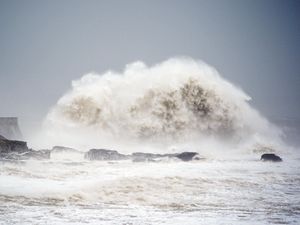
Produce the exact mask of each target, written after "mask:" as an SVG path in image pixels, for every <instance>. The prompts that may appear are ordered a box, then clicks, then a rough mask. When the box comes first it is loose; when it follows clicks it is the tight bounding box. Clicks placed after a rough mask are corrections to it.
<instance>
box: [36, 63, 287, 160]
mask: <svg viewBox="0 0 300 225" xmlns="http://www.w3.org/2000/svg"><path fill="white" fill-rule="evenodd" d="M249 100H250V97H249V96H247V95H246V94H245V93H244V92H243V91H242V90H241V89H239V88H237V87H235V86H234V85H232V84H231V83H229V82H227V81H226V80H225V79H223V78H222V77H221V76H220V75H219V74H218V72H217V71H216V70H215V69H214V68H212V67H211V66H209V65H207V64H205V63H203V62H200V61H195V60H192V59H189V58H175V59H170V60H167V61H165V62H162V63H160V64H157V65H154V66H151V67H147V66H146V65H145V64H144V63H142V62H135V63H132V64H129V65H127V66H126V67H125V69H124V71H123V72H122V73H117V72H112V71H108V72H106V73H104V74H100V75H99V74H94V73H92V74H87V75H84V76H83V77H82V78H81V79H79V80H76V81H73V82H72V89H71V90H70V91H69V92H67V93H66V94H65V95H64V96H63V97H62V98H61V99H59V101H58V103H57V104H56V105H55V106H54V107H53V108H52V110H51V111H50V113H49V114H48V115H47V118H46V120H45V126H44V131H43V132H39V136H37V137H35V138H34V139H33V140H32V141H31V144H32V145H33V147H39V148H42V147H43V148H44V147H45V146H47V147H51V146H53V145H67V146H72V147H76V148H79V149H83V150H87V149H89V148H92V147H99V146H101V147H107V148H115V149H118V150H119V151H122V152H133V151H136V150H139V151H141V148H142V150H144V151H152V152H153V151H156V152H157V151H158V152H170V151H172V150H174V148H175V150H174V151H176V148H180V149H194V151H201V153H202V154H206V155H214V156H216V155H219V154H222V155H224V152H227V154H229V153H230V152H232V153H233V154H237V153H241V151H248V149H249V148H254V147H253V145H258V144H259V145H267V146H271V147H275V148H278V149H281V148H280V147H278V145H280V144H281V141H280V140H281V139H280V135H281V132H280V130H278V129H277V128H276V127H274V126H273V125H272V124H270V123H269V122H268V121H267V120H266V119H264V118H263V117H262V116H260V115H259V113H258V112H257V111H256V110H255V109H253V108H251V107H250V105H249V103H248V101H249ZM221 148H222V149H221ZM243 153H244V152H243Z"/></svg>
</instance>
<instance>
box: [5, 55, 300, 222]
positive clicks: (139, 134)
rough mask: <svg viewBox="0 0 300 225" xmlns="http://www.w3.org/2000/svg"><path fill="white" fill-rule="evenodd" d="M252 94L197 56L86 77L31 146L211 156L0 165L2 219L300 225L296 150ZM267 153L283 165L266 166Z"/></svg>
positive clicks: (76, 158)
mask: <svg viewBox="0 0 300 225" xmlns="http://www.w3.org/2000/svg"><path fill="white" fill-rule="evenodd" d="M249 101H251V97H250V96H248V95H247V94H246V93H244V92H243V91H242V90H241V89H240V88H239V87H237V86H235V85H233V84H231V83H230V82H229V81H227V80H225V79H224V78H222V77H221V75H220V74H219V73H218V71H217V70H216V69H214V68H212V67H211V66H209V65H207V64H205V63H203V62H200V61H195V60H193V59H190V58H174V59H170V60H167V61H165V62H162V63H160V64H157V65H153V66H150V67H149V66H147V65H146V64H144V63H143V62H135V63H132V64H128V65H127V66H126V67H125V69H124V71H122V72H115V71H108V72H105V73H103V74H96V73H90V74H87V75H84V76H83V77H82V78H81V79H79V80H76V81H73V82H72V87H71V89H70V90H69V91H67V92H66V93H65V94H64V95H63V96H62V97H61V98H60V99H59V100H58V102H57V104H56V105H54V106H53V107H52V108H51V110H50V111H49V113H48V114H47V115H46V117H45V121H44V125H43V128H42V129H41V130H38V131H37V133H36V134H33V135H30V136H27V137H26V140H28V145H29V147H31V148H34V149H45V148H48V149H51V148H52V146H54V145H63V146H67V147H73V148H75V149H79V150H81V151H82V152H86V151H88V150H89V149H91V148H106V149H116V150H118V151H119V152H120V153H123V154H130V153H132V152H149V153H162V154H164V153H175V152H183V151H193V152H198V153H199V154H200V155H201V156H202V157H203V158H205V159H204V160H199V161H192V162H181V161H178V160H177V161H176V160H171V159H169V160H167V159H166V160H162V161H159V162H141V163H134V162H131V161H130V160H124V161H111V162H108V161H107V162H104V161H87V160H84V157H83V154H81V155H80V154H75V155H74V154H73V155H72V154H69V155H68V154H65V153H61V154H59V153H58V154H54V153H53V152H52V154H51V158H50V159H49V160H43V161H38V160H27V161H14V162H12V161H10V162H8V161H0V224H1V225H2V224H3V225H4V224H5V225H6V224H30V225H31V224H117V225H118V224H206V225H207V224H212V225H213V224H224V225H225V224H226V225H228V224H239V225H240V224H249V225H250V224H251V225H253V224H295V225H296V224H300V168H299V167H300V156H299V151H298V149H299V148H297V147H293V148H292V147H290V146H289V144H286V141H285V140H287V139H285V138H284V135H285V132H284V130H283V129H281V128H280V127H278V126H276V125H274V124H272V123H271V122H269V121H268V119H267V118H264V117H263V116H262V115H260V113H259V112H258V111H257V110H255V109H254V108H253V107H251V105H250V104H249ZM289 131H290V132H293V131H292V130H289ZM266 152H273V153H276V154H279V155H280V156H281V157H282V158H283V162H281V163H271V162H262V161H260V156H261V154H263V153H266Z"/></svg>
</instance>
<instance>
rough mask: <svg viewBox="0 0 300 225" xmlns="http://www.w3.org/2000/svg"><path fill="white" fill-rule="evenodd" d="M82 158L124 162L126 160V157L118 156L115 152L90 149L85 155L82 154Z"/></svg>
mask: <svg viewBox="0 0 300 225" xmlns="http://www.w3.org/2000/svg"><path fill="white" fill-rule="evenodd" d="M84 158H85V159H88V160H101V161H104V160H107V161H110V160H124V159H128V158H129V156H128V155H123V154H120V153H119V152H117V151H115V150H107V149H91V150H89V151H88V152H87V153H85V154H84Z"/></svg>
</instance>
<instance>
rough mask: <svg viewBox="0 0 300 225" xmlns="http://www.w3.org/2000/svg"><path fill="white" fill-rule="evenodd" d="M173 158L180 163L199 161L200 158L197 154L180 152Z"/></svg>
mask: <svg viewBox="0 0 300 225" xmlns="http://www.w3.org/2000/svg"><path fill="white" fill-rule="evenodd" d="M175 157H177V158H178V159H181V160H182V161H185V162H186V161H191V160H200V159H201V158H200V156H199V154H198V153H197V152H182V153H180V154H177V155H176V156H175Z"/></svg>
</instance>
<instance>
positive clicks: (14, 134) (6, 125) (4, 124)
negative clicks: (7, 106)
mask: <svg viewBox="0 0 300 225" xmlns="http://www.w3.org/2000/svg"><path fill="white" fill-rule="evenodd" d="M0 135H1V136H3V137H5V138H7V139H10V140H22V133H21V130H20V128H19V123H18V118H17V117H0Z"/></svg>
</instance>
